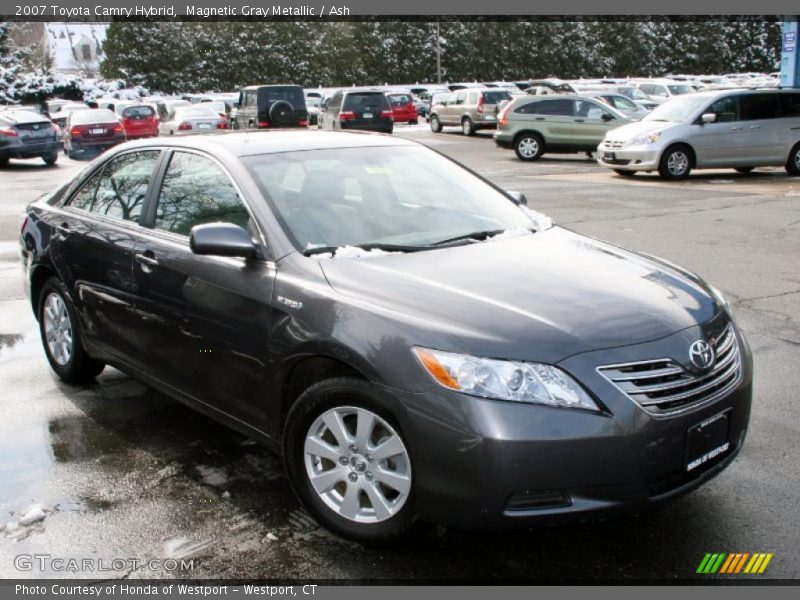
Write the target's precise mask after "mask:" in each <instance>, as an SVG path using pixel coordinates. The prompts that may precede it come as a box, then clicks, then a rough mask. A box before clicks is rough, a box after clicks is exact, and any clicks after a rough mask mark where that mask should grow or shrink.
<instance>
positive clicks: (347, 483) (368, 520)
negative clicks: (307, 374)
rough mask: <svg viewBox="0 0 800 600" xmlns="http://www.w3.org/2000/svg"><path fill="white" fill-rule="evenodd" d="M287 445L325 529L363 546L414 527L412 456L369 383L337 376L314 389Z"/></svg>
mask: <svg viewBox="0 0 800 600" xmlns="http://www.w3.org/2000/svg"><path fill="white" fill-rule="evenodd" d="M284 440H285V441H284V443H285V448H284V450H285V452H284V456H285V460H286V467H287V471H288V473H289V477H290V480H291V482H292V486H293V488H294V490H295V492H296V493H297V495H298V496H299V497H300V500H301V501H302V502H303V504H304V505H305V506H306V508H308V510H309V511H310V512H311V513H312V514H313V515H314V517H315V518H316V519H317V520H319V521H320V522H321V523H322V524H323V525H325V526H326V527H328V528H329V529H331V530H333V531H336V532H337V533H339V534H341V535H344V536H346V537H349V538H351V539H355V540H358V541H361V542H379V541H386V540H388V539H392V538H396V537H399V536H401V535H403V534H404V533H406V532H407V531H408V530H409V529H410V527H411V525H412V524H413V522H414V520H415V518H416V514H415V512H414V502H413V481H412V470H411V455H410V453H409V451H408V447H407V446H406V443H405V441H404V439H403V435H402V432H401V431H400V429H399V427H398V426H397V424H396V423H395V422H394V419H393V417H392V415H391V414H389V413H388V412H386V411H385V409H384V408H383V407H382V406H381V404H380V403H379V402H378V401H376V400H375V396H374V390H373V388H372V386H371V385H370V384H369V383H368V382H366V381H363V380H360V379H356V378H337V379H329V380H327V381H322V382H320V383H317V384H315V385H313V386H311V387H310V388H309V389H307V390H306V391H305V392H303V394H301V396H300V398H298V400H297V402H296V403H295V404H294V406H293V407H292V409H291V411H290V412H289V416H288V417H287V421H286V430H285V435H284Z"/></svg>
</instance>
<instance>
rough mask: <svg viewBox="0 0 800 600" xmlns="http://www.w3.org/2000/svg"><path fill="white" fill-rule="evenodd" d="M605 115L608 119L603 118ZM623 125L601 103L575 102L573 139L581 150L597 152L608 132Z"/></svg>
mask: <svg viewBox="0 0 800 600" xmlns="http://www.w3.org/2000/svg"><path fill="white" fill-rule="evenodd" d="M604 115H606V118H603V116H604ZM609 117H611V118H609ZM622 124H623V123H621V122H620V121H619V120H618V119H616V118H615V117H614V116H613V115H612V114H611V112H610V111H608V110H606V109H605V108H604V107H603V106H602V105H601V104H600V103H598V102H592V101H590V100H575V117H574V118H573V120H572V137H573V139H574V141H575V143H576V144H578V145H579V146H580V149H581V150H588V151H590V152H594V151H596V150H597V146H598V145H599V144H600V142H602V141H603V138H604V137H605V136H606V132H607V131H609V130H611V129H614V128H615V127H619V126H620V125H622Z"/></svg>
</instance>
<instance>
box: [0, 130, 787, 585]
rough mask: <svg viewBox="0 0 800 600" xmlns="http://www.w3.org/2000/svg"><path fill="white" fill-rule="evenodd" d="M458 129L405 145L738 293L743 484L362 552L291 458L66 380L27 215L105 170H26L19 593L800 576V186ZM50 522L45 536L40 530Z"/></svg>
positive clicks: (0, 504) (5, 342) (0, 454)
mask: <svg viewBox="0 0 800 600" xmlns="http://www.w3.org/2000/svg"><path fill="white" fill-rule="evenodd" d="M452 131H453V132H452V133H449V132H447V131H446V132H445V133H443V134H439V135H434V134H432V133H431V132H430V131H429V130H427V128H426V127H424V126H423V125H422V124H421V125H420V126H418V127H398V128H397V129H396V133H395V135H401V136H406V137H408V138H410V139H415V140H418V141H420V142H422V143H425V144H429V145H431V146H432V147H433V148H435V149H437V150H439V151H441V152H443V153H445V154H446V155H448V156H451V157H453V158H455V159H457V160H460V161H462V162H463V163H465V164H466V165H467V166H469V167H470V168H472V169H474V170H476V171H477V172H479V173H481V174H482V175H484V176H485V177H487V178H489V179H490V180H492V181H493V182H495V183H497V184H498V185H500V186H501V187H503V188H505V189H508V190H518V191H522V192H524V193H525V194H526V195H527V197H528V200H529V205H530V206H531V207H533V208H535V209H537V210H540V211H542V212H544V213H546V214H548V215H550V216H551V217H553V218H554V219H555V221H556V223H557V224H559V225H562V226H565V227H568V228H570V229H574V230H575V231H577V232H579V233H582V234H585V235H589V236H592V237H596V238H599V239H602V240H605V241H609V242H611V243H614V244H617V245H620V246H623V247H626V248H632V249H636V250H640V251H643V252H646V253H650V254H654V255H657V256H660V257H663V258H666V259H668V260H670V261H673V262H675V263H678V264H680V265H682V266H685V267H687V268H689V269H692V270H694V271H696V272H697V273H699V274H700V275H701V276H703V277H704V278H706V279H707V280H708V281H709V282H710V283H712V284H713V285H715V286H716V287H718V288H719V289H721V290H722V291H723V292H724V293H725V294H726V295H727V297H728V298H729V300H730V301H731V304H732V306H733V310H734V313H735V315H736V317H737V319H738V321H739V323H740V325H741V327H742V329H743V330H744V331H745V333H746V335H747V336H748V338H749V341H750V344H751V346H752V348H753V352H754V355H755V373H756V379H755V397H754V404H753V413H752V418H751V426H750V431H749V435H748V439H747V442H746V443H745V446H744V449H743V451H742V452H741V454H740V456H739V457H738V458H737V460H736V461H735V462H734V463H733V464H732V465H731V467H729V468H728V469H727V470H726V471H725V472H723V473H722V474H721V475H720V476H719V477H717V478H716V479H714V480H713V481H711V482H710V483H709V484H707V485H706V486H704V487H702V488H701V489H699V490H697V491H695V492H693V493H691V494H690V495H688V496H686V497H684V498H681V499H679V500H677V501H675V502H674V503H672V504H670V505H669V506H667V507H665V508H663V509H661V510H659V511H657V512H653V513H648V514H644V515H639V516H635V517H630V518H625V519H621V520H616V521H612V522H606V523H596V524H587V525H576V526H570V527H561V528H546V529H538V530H533V531H529V532H519V533H515V534H503V535H486V534H482V535H476V534H470V533H464V532H459V531H453V530H444V529H442V528H436V527H420V529H419V531H418V532H417V533H416V534H415V535H414V536H413V537H412V538H411V539H409V540H408V541H407V542H405V543H403V544H402V545H400V546H397V547H392V548H386V547H384V548H367V547H364V546H361V545H359V544H355V543H351V542H348V541H344V540H341V539H339V538H337V537H335V536H333V535H331V534H329V533H327V532H326V531H324V530H323V529H320V528H319V527H318V526H317V525H316V524H315V523H314V521H313V520H312V519H311V518H310V517H309V516H308V515H307V514H306V513H305V511H303V509H301V508H300V506H299V504H298V502H297V501H296V500H295V498H294V496H293V494H292V492H291V490H290V489H289V485H288V482H287V480H286V478H285V476H284V474H283V472H282V467H281V462H280V460H279V459H278V458H276V457H275V456H273V455H272V454H270V453H269V452H268V451H266V450H264V449H262V448H260V447H258V446H256V445H254V444H252V443H251V442H249V441H248V440H247V439H245V438H243V437H242V436H240V435H238V434H236V433H233V432H231V431H228V430H226V429H225V428H223V427H222V426H221V425H218V424H216V423H215V422H213V421H210V420H208V419H206V418H205V417H203V416H201V415H199V414H196V413H194V412H192V411H191V410H189V409H188V408H185V407H183V406H182V405H180V404H178V403H177V402H174V401H172V400H171V399H169V398H167V397H165V396H163V395H161V394H159V393H156V392H154V391H152V390H150V389H148V388H147V387H145V386H144V385H142V384H140V383H138V382H136V381H133V380H131V379H130V378H128V377H127V376H125V375H123V374H121V373H120V372H118V371H116V370H113V369H106V371H105V372H104V373H103V374H102V375H101V376H100V377H99V378H98V380H97V383H96V384H95V385H93V386H92V387H91V388H80V387H70V386H66V385H64V384H61V383H59V382H57V381H56V379H55V377H54V376H53V375H52V374H51V371H50V369H49V367H48V365H47V363H46V360H45V356H44V353H43V351H42V349H41V346H40V343H39V338H38V332H37V330H36V324H35V321H34V319H33V316H32V314H31V311H30V306H29V304H28V303H27V301H26V300H25V299H24V297H23V290H22V283H21V279H20V273H21V269H20V266H19V259H18V249H17V238H16V236H17V233H18V228H19V221H20V215H21V212H22V210H23V208H24V206H25V205H26V203H28V202H30V201H31V200H33V199H35V198H36V197H37V196H38V195H39V194H41V193H43V192H45V191H47V190H49V189H52V188H53V187H54V186H55V185H56V184H58V183H59V182H63V181H66V180H68V179H69V178H70V177H72V176H73V175H74V174H76V173H77V172H78V170H79V169H81V168H82V167H83V166H84V165H85V164H86V163H83V162H76V161H71V160H68V159H66V158H65V157H63V156H62V157H61V160H60V162H59V164H58V166H56V167H53V168H49V167H45V166H44V164H43V163H42V162H41V161H40V160H38V159H37V160H30V161H12V162H11V163H10V164H9V165H8V166H7V167H5V168H4V169H2V170H0V282H1V283H0V397H2V399H3V401H2V402H3V408H4V410H3V413H2V416H0V577H3V578H37V577H42V576H43V575H53V576H56V577H91V578H95V579H97V578H102V579H110V578H117V577H129V578H148V577H153V576H155V577H204V578H251V577H253V578H256V577H257V578H292V579H300V580H309V579H406V578H407V579H437V580H438V579H442V580H475V579H482V580H483V579H495V578H497V579H503V580H511V579H526V580H530V579H534V580H535V579H539V580H548V581H555V580H592V579H639V580H643V579H648V580H657V579H658V580H676V579H684V578H691V577H706V578H708V577H712V576H708V575H705V576H699V575H695V569H696V568H697V565H698V564H699V562H700V560H701V559H702V558H703V555H704V554H705V553H706V552H771V553H774V558H773V559H772V562H771V563H770V565H769V569H768V570H767V573H766V575H762V576H755V577H762V578H763V577H765V576H768V577H770V578H772V579H790V578H798V577H800V544H799V543H798V542H799V541H800V533H798V528H797V522H798V518H800V510H799V509H798V504H797V498H798V495H800V444H798V441H797V440H798V429H799V426H798V424H800V403H798V401H797V400H798V397H797V390H798V385H799V384H800V375H799V374H798V369H797V367H798V365H800V268H798V266H799V265H800V235H798V233H800V178H799V177H789V176H787V175H786V173H785V172H784V171H783V169H760V170H756V171H755V172H753V173H752V174H749V175H740V174H738V173H735V172H733V171H713V172H702V171H701V172H696V173H695V174H694V175H693V176H692V177H691V178H690V179H689V180H688V181H684V182H677V183H672V182H671V183H665V182H662V181H660V180H659V179H657V178H656V177H655V176H654V175H639V176H637V177H635V178H633V179H630V178H621V177H619V176H616V175H614V174H613V173H611V172H608V171H606V170H605V169H602V168H600V167H598V166H597V165H596V164H595V163H594V162H593V161H592V160H590V159H588V158H587V157H585V156H583V155H569V156H547V155H546V156H545V157H544V158H543V159H542V160H540V161H538V162H536V163H523V162H521V161H519V160H517V158H516V157H515V155H514V153H513V152H512V151H502V150H499V149H496V148H495V146H494V144H493V142H492V141H491V136H490V135H489V134H488V133H481V134H479V135H478V136H476V137H473V138H465V137H464V136H462V135H460V134H459V133H456V132H455V131H456V130H452ZM612 284H613V282H612ZM532 459H534V460H535V457H532ZM36 504H39V505H41V508H42V512H41V514H34V516H36V517H37V519H36V520H35V521H34V522H33V523H31V524H29V525H19V524H18V523H19V520H20V517H21V516H22V515H24V514H25V513H26V512H29V509H30V508H31V507H32V506H33V505H36ZM35 512H36V511H34V513H35ZM21 554H49V555H51V556H52V557H61V558H85V557H90V558H102V559H105V560H106V561H108V563H110V562H111V560H112V559H114V558H123V559H129V558H135V559H138V560H142V561H146V560H149V559H165V558H175V559H181V558H183V559H185V560H192V561H193V568H192V569H190V570H189V569H186V570H175V571H168V570H165V569H158V568H156V567H151V566H145V567H142V568H138V569H131V568H124V569H119V570H112V571H108V572H103V573H102V574H98V573H95V574H93V573H73V572H64V571H58V570H52V569H51V570H47V571H46V572H45V573H42V572H41V571H39V570H38V569H34V570H31V571H20V570H18V569H16V568H15V566H14V564H15V563H14V557H15V556H18V555H21ZM721 577H722V576H721ZM736 577H740V578H741V577H749V576H743V575H739V576H736Z"/></svg>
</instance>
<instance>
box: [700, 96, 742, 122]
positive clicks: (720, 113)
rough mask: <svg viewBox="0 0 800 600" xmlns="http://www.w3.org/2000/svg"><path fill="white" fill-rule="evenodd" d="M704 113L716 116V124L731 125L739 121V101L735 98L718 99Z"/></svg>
mask: <svg viewBox="0 0 800 600" xmlns="http://www.w3.org/2000/svg"><path fill="white" fill-rule="evenodd" d="M706 112H710V113H714V114H715V115H717V123H732V122H734V121H738V120H739V99H738V98H737V97H736V96H728V97H727V98H720V99H719V100H717V101H716V102H714V103H713V104H712V105H711V106H709V107H708V110H707V111H706Z"/></svg>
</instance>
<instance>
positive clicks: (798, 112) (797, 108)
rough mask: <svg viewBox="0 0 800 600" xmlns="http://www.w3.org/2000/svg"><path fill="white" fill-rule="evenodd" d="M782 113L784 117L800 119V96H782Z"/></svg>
mask: <svg viewBox="0 0 800 600" xmlns="http://www.w3.org/2000/svg"><path fill="white" fill-rule="evenodd" d="M781 113H782V114H783V116H784V117H800V94H781Z"/></svg>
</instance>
